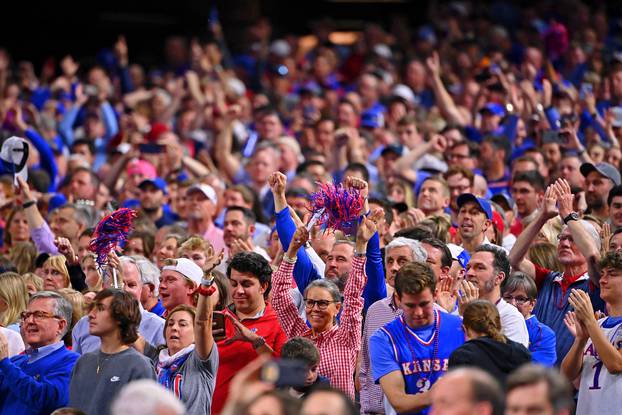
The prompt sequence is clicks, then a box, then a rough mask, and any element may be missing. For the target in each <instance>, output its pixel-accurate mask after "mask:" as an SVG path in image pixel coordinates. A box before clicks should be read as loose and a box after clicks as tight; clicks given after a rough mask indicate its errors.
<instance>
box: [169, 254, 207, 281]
mask: <svg viewBox="0 0 622 415" xmlns="http://www.w3.org/2000/svg"><path fill="white" fill-rule="evenodd" d="M174 261H175V265H165V266H164V267H162V271H167V270H168V271H176V272H179V273H180V274H181V275H183V276H184V277H186V278H188V279H189V280H190V281H192V282H195V283H196V284H197V285H200V284H201V280H202V279H203V270H202V269H201V267H199V266H198V265H197V264H195V263H194V262H192V261H191V260H189V259H188V258H177V259H175V260H174Z"/></svg>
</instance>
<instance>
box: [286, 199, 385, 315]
mask: <svg viewBox="0 0 622 415" xmlns="http://www.w3.org/2000/svg"><path fill="white" fill-rule="evenodd" d="M276 231H277V234H278V235H279V239H280V240H281V245H283V250H284V251H285V252H287V249H288V248H289V243H290V242H291V240H292V237H293V236H294V232H296V224H295V223H294V220H293V219H292V217H291V216H290V215H289V208H285V209H283V210H282V211H280V212H276ZM366 257H367V261H366V262H365V275H367V284H365V289H364V290H363V298H364V299H365V306H364V309H365V310H367V308H368V307H369V306H370V305H372V304H373V303H375V302H376V301H378V300H381V299H383V298H385V297H386V296H387V286H386V283H385V278H384V268H383V266H382V253H381V252H380V237H379V236H378V232H376V233H375V234H374V236H372V237H371V239H370V240H369V242H368V243H367V253H366ZM322 277H323V276H322V275H320V274H319V273H318V271H317V269H315V267H314V266H313V264H312V263H311V260H310V259H309V256H308V255H307V252H306V251H305V249H304V247H302V248H300V249H299V250H298V260H297V261H296V265H295V266H294V280H295V281H296V285H297V286H298V290H299V291H300V292H301V293H302V294H304V291H305V288H307V285H309V283H310V282H311V281H313V280H317V279H319V278H322Z"/></svg>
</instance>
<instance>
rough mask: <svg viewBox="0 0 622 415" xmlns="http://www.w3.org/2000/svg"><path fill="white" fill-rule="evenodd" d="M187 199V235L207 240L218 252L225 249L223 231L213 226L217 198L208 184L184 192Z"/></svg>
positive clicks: (194, 186) (192, 187) (195, 186)
mask: <svg viewBox="0 0 622 415" xmlns="http://www.w3.org/2000/svg"><path fill="white" fill-rule="evenodd" d="M186 198H187V199H188V233H190V234H191V235H194V234H196V235H200V236H202V237H203V238H205V239H206V240H208V241H209V242H210V243H211V244H212V246H213V247H214V249H215V250H216V251H217V252H218V251H220V250H221V249H223V248H224V247H225V244H224V241H223V231H222V230H221V229H218V228H217V227H216V225H214V217H215V216H216V213H217V212H216V207H217V206H218V197H217V196H216V191H215V190H214V188H213V187H212V186H210V185H208V184H196V185H193V186H190V187H189V188H188V190H186Z"/></svg>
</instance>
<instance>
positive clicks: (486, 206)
mask: <svg viewBox="0 0 622 415" xmlns="http://www.w3.org/2000/svg"><path fill="white" fill-rule="evenodd" d="M467 202H475V203H476V204H477V205H478V206H479V207H480V208H481V209H482V211H483V212H484V213H485V214H486V217H487V218H488V219H490V220H492V207H491V206H490V202H489V201H487V200H486V199H482V198H481V197H477V196H475V195H474V194H472V193H463V194H461V195H460V196H458V200H457V204H458V208H461V207H462V205H464V204H465V203H467Z"/></svg>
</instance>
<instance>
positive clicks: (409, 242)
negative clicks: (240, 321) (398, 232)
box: [384, 236, 428, 262]
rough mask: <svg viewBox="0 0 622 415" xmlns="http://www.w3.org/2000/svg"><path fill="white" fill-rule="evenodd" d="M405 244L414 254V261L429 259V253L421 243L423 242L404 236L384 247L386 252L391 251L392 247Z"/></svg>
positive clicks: (399, 246)
mask: <svg viewBox="0 0 622 415" xmlns="http://www.w3.org/2000/svg"><path fill="white" fill-rule="evenodd" d="M403 246H407V247H409V248H410V252H411V254H412V256H413V259H412V260H413V261H417V262H425V261H426V260H427V259H428V253H427V251H426V250H425V249H424V248H423V245H421V242H419V241H417V240H414V239H410V238H405V237H403V236H399V237H397V238H395V239H393V240H392V241H391V242H389V244H388V245H387V246H385V247H384V252H387V253H388V252H389V250H390V249H393V248H401V247H403Z"/></svg>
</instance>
